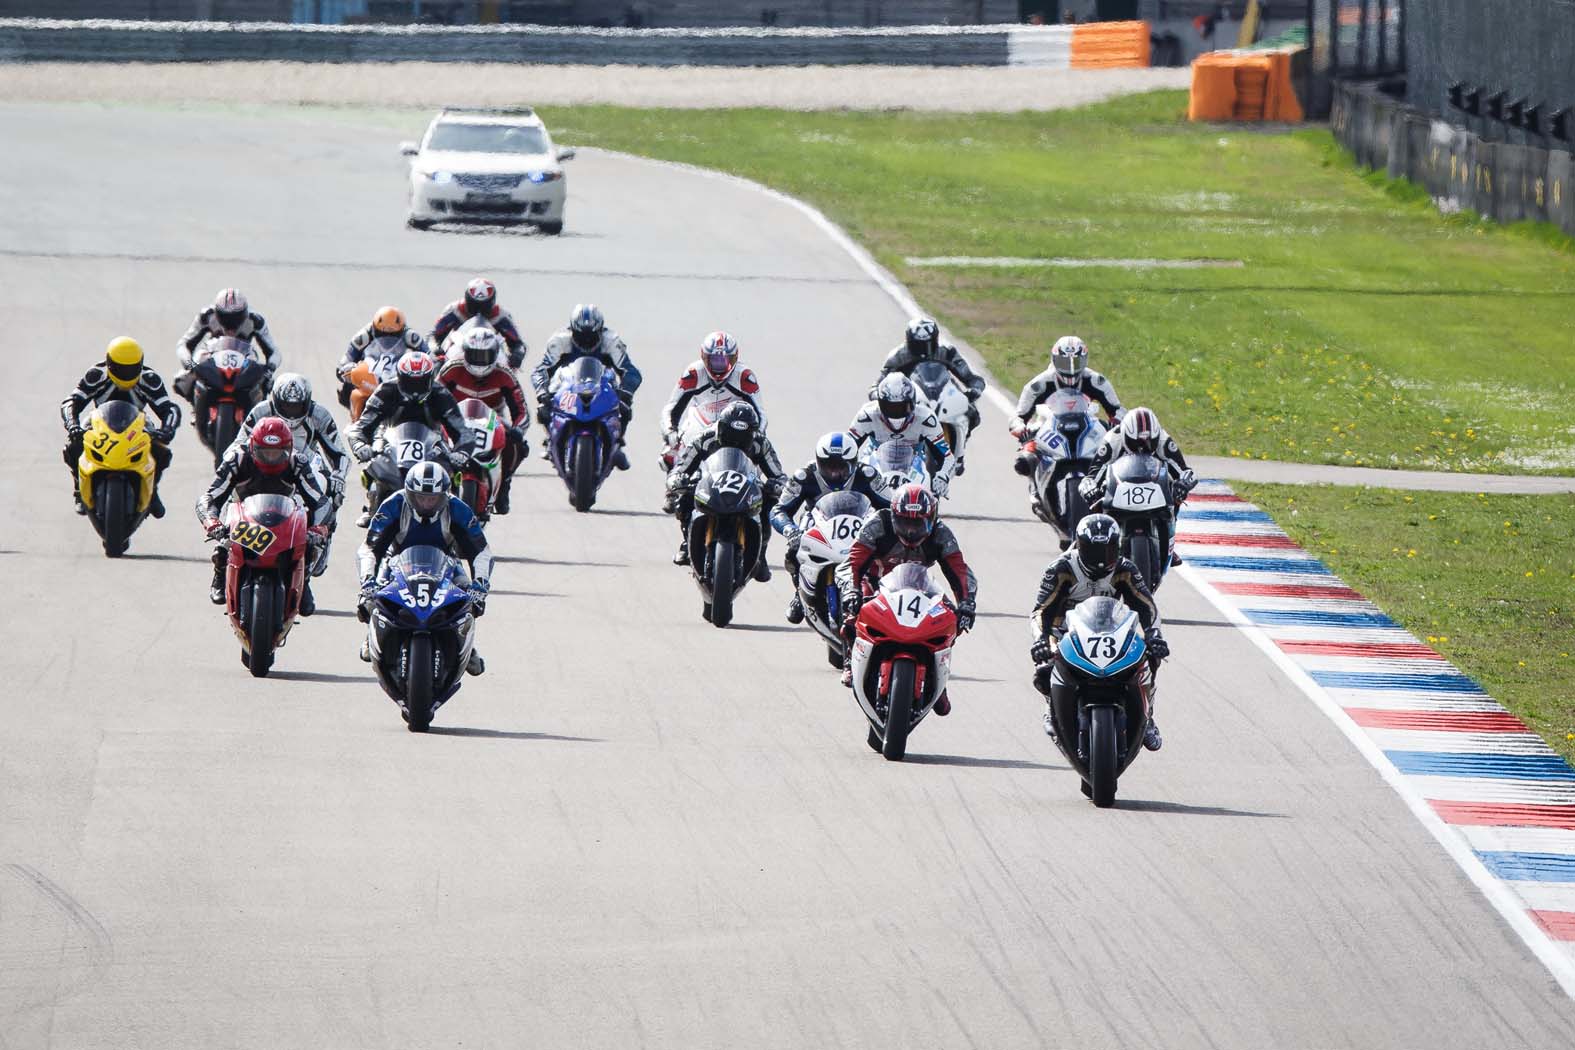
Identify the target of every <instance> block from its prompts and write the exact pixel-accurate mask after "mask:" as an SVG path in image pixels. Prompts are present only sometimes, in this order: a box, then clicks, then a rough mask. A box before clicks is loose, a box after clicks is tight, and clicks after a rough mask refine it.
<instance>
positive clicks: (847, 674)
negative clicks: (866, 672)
mask: <svg viewBox="0 0 1575 1050" xmlns="http://www.w3.org/2000/svg"><path fill="white" fill-rule="evenodd" d="M842 684H843V685H844V686H845V687H846V688H848V689H852V688H853V658H852V657H851V656H844V657H843V658H842Z"/></svg>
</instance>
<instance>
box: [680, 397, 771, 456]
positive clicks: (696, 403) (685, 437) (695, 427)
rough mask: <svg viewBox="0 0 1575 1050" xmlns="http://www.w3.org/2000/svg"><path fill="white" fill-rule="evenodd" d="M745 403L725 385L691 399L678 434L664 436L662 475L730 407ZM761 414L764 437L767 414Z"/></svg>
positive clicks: (681, 418)
mask: <svg viewBox="0 0 1575 1050" xmlns="http://www.w3.org/2000/svg"><path fill="white" fill-rule="evenodd" d="M743 400H744V398H743V397H742V396H741V395H740V394H738V393H736V392H735V391H734V390H733V389H732V388H731V387H729V386H727V385H726V384H723V385H722V386H713V387H711V388H709V389H707V390H702V391H701V392H700V393H698V394H696V395H695V396H694V397H692V398H690V399H689V405H688V407H686V408H685V409H684V414H683V415H682V416H679V417H678V430H677V431H676V432H675V433H672V434H663V435H662V455H661V457H660V458H659V460H658V465H659V466H660V467H661V468H662V471H663V472H664V473H665V472H667V471H669V470H672V469H673V463H674V462H675V461H676V460H677V459H678V457H679V456H680V455H682V454H683V451H684V449H685V448H687V447H689V445H691V444H692V443H693V442H694V440H695V438H697V437H699V436H700V435H701V434H703V433H705V432H706V431H707V430H710V429H711V428H712V427H713V426H715V425H716V421H717V420H718V419H720V418H722V413H723V412H724V411H725V410H726V409H727V406H728V405H731V404H733V403H734V402H737V401H743ZM759 414H760V432H761V433H762V434H763V433H765V430H766V414H765V413H764V412H760V413H759Z"/></svg>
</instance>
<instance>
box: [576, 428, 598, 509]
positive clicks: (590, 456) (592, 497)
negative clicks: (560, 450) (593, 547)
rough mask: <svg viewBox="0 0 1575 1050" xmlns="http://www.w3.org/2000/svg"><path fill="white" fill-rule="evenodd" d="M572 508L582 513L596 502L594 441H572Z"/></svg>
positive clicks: (582, 439) (584, 439) (581, 439)
mask: <svg viewBox="0 0 1575 1050" xmlns="http://www.w3.org/2000/svg"><path fill="white" fill-rule="evenodd" d="M573 475H574V509H575V510H577V511H579V512H580V513H581V514H584V513H585V512H586V511H588V510H590V509H591V507H592V506H594V505H595V503H596V443H595V442H594V441H591V440H590V439H589V438H584V437H582V438H580V439H579V440H578V441H576V442H575V443H574V470H573Z"/></svg>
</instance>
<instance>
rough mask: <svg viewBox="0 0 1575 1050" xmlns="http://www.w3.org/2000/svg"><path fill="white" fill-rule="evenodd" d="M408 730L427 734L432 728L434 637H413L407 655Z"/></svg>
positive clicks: (406, 694)
mask: <svg viewBox="0 0 1575 1050" xmlns="http://www.w3.org/2000/svg"><path fill="white" fill-rule="evenodd" d="M405 713H406V714H407V715H408V716H409V718H408V719H407V720H406V728H408V729H409V730H410V731H411V732H412V733H425V732H426V731H427V730H428V729H429V728H431V726H432V636H431V635H427V634H417V635H412V636H411V638H410V648H409V650H408V651H407V652H406V654H405Z"/></svg>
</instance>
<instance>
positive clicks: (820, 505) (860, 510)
mask: <svg viewBox="0 0 1575 1050" xmlns="http://www.w3.org/2000/svg"><path fill="white" fill-rule="evenodd" d="M869 512H870V501H869V498H868V497H866V496H865V495H864V493H862V492H828V493H826V494H825V495H824V496H822V497H820V499H818V500H816V501H815V513H816V514H819V515H821V516H822V517H825V518H840V517H842V516H843V515H845V514H851V515H853V516H854V517H857V518H863V517H864V516H865V515H866V514H868V513H869Z"/></svg>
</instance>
